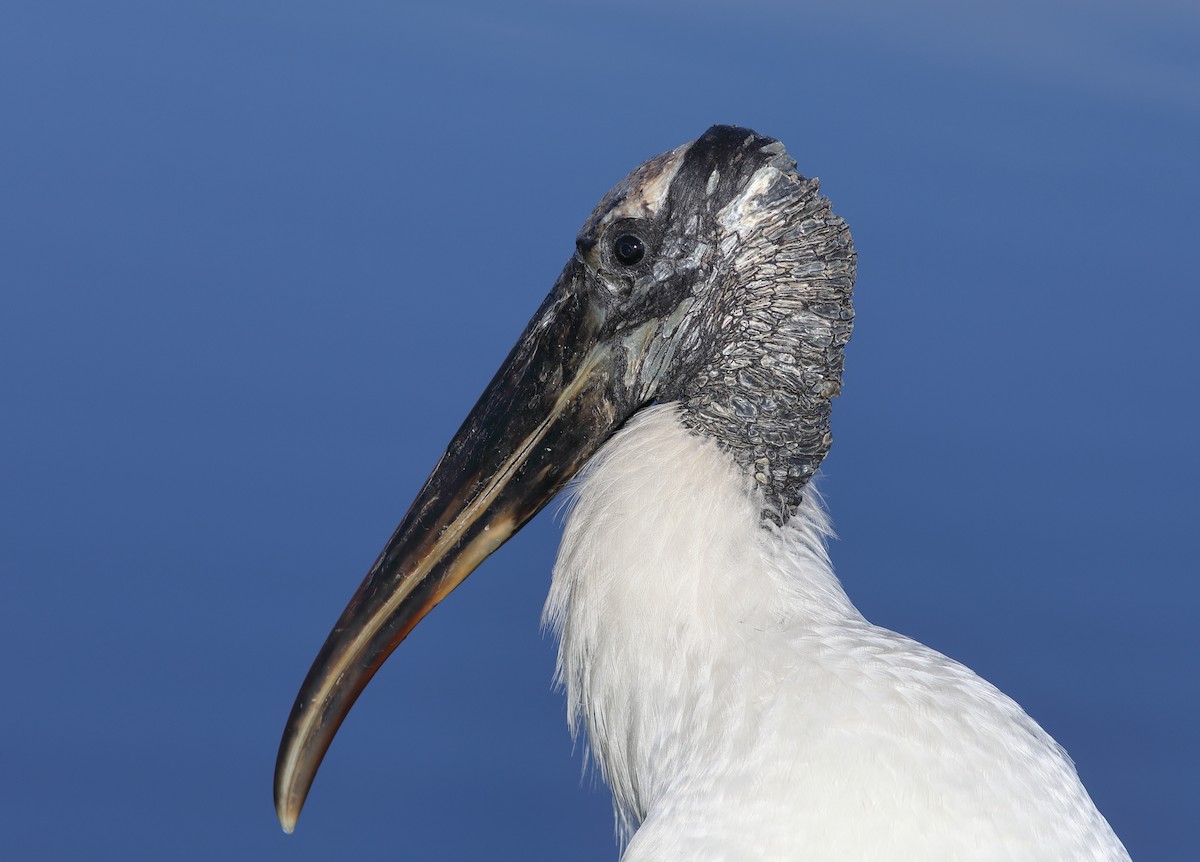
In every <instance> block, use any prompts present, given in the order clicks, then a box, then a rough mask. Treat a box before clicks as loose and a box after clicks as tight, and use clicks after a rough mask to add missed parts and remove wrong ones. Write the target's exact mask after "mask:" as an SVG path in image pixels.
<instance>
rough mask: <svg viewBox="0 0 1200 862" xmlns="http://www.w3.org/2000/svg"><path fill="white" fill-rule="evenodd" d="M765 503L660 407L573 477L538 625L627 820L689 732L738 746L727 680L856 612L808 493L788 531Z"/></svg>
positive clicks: (671, 764)
mask: <svg viewBox="0 0 1200 862" xmlns="http://www.w3.org/2000/svg"><path fill="white" fill-rule="evenodd" d="M761 512H762V496H761V490H759V489H758V488H757V487H756V484H755V481H754V479H753V477H752V476H748V475H746V472H745V470H744V469H742V468H741V467H740V466H739V465H738V463H737V461H736V459H734V458H733V457H732V456H731V455H730V454H729V453H728V452H726V451H724V450H723V449H722V448H720V447H718V446H717V445H716V444H715V443H714V442H713V441H712V440H711V439H706V438H705V437H704V436H702V435H699V434H697V433H695V432H693V431H691V430H689V429H688V428H687V427H686V426H685V424H684V422H683V421H682V419H681V416H680V410H679V408H678V407H677V406H676V405H670V404H668V405H660V406H657V407H653V408H650V409H648V410H646V411H643V412H642V413H641V414H639V415H638V416H636V417H635V418H634V419H633V420H631V421H630V423H629V424H628V425H627V426H626V427H625V428H624V429H623V430H622V431H621V432H619V433H618V434H617V435H616V436H614V437H613V439H612V440H610V441H609V442H608V443H606V444H605V446H604V447H603V448H602V449H601V451H600V452H599V453H597V455H596V456H595V457H594V458H593V459H592V461H591V463H590V464H589V465H588V468H587V470H586V471H585V473H584V474H583V476H582V478H581V479H580V480H579V481H578V482H577V484H576V486H575V490H574V499H573V502H572V510H571V513H570V515H569V517H568V520H567V525H566V528H565V531H564V536H563V542H562V546H561V549H560V551H559V556H558V561H557V563H556V565H555V568H554V577H553V582H552V585H551V590H550V595H549V597H548V599H547V602H546V609H545V621H546V623H547V625H548V626H550V627H551V628H553V629H554V630H555V631H556V633H557V634H558V637H559V657H558V678H559V682H560V683H561V684H562V685H563V686H564V687H565V689H566V694H567V710H568V719H569V721H570V722H571V724H572V727H573V729H576V730H577V729H578V728H579V727H580V726H583V727H584V728H585V729H586V732H587V737H588V742H589V747H590V750H591V752H592V754H593V755H594V756H595V758H596V760H597V762H598V765H599V766H600V768H601V770H602V772H603V773H604V777H605V779H606V780H607V781H608V783H609V785H610V786H611V787H612V788H613V795H614V801H615V804H616V806H617V809H618V814H619V819H620V821H621V823H622V825H623V827H624V828H625V829H631V828H634V827H635V826H636V824H637V823H638V822H639V821H640V819H641V817H642V815H643V814H644V812H645V811H646V810H647V809H648V807H649V805H650V804H651V803H652V802H653V800H654V798H656V796H657V795H658V794H659V793H661V792H662V791H663V790H664V789H665V782H668V781H669V780H671V776H673V775H680V774H682V773H684V772H686V770H687V766H688V761H690V760H692V759H694V757H695V756H696V755H697V753H696V752H695V751H690V750H688V747H687V746H688V744H689V743H688V740H697V739H702V740H705V742H706V745H707V746H710V747H711V746H712V745H722V744H729V745H734V744H736V743H735V739H734V737H736V735H737V734H738V733H739V732H741V730H740V729H739V725H738V723H737V722H735V721H730V720H729V715H728V713H729V710H730V707H732V706H733V705H734V704H736V703H737V695H736V692H735V690H736V689H737V687H738V686H739V685H741V684H743V683H742V681H744V679H745V678H746V677H747V676H748V675H761V674H772V673H779V672H780V670H781V669H780V664H781V663H780V661H778V653H777V650H778V648H779V647H780V646H782V645H783V644H784V642H785V641H786V640H787V639H788V638H790V637H792V636H793V635H794V634H795V633H796V632H797V631H803V630H804V629H808V628H817V627H828V626H829V625H830V624H832V625H835V626H836V625H837V624H838V623H839V621H844V620H849V619H855V620H861V616H860V615H859V614H858V611H857V610H856V609H855V608H854V606H853V605H852V604H851V603H850V600H849V599H848V598H847V597H846V594H845V592H844V591H843V590H842V587H841V585H840V584H839V583H838V580H837V578H836V577H835V576H834V574H833V571H832V568H831V566H830V563H829V558H828V555H827V553H826V549H825V539H826V537H827V536H828V535H829V534H830V528H829V522H828V518H827V516H826V515H825V512H824V511H823V509H822V508H821V506H820V503H819V498H818V495H817V494H816V493H815V492H811V493H808V494H806V495H805V497H804V502H803V503H802V504H801V505H800V507H799V509H798V510H797V511H796V513H795V515H793V517H792V518H791V519H790V520H789V521H788V523H787V524H785V525H784V526H782V527H780V526H777V525H775V524H773V523H771V522H769V521H764V520H763V518H762V517H761ZM773 653H774V655H773ZM709 754H711V750H710V751H709Z"/></svg>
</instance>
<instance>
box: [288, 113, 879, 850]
mask: <svg viewBox="0 0 1200 862" xmlns="http://www.w3.org/2000/svg"><path fill="white" fill-rule="evenodd" d="M631 236H632V237H636V238H637V240H639V241H640V245H641V247H642V248H643V249H644V254H643V256H641V257H640V259H637V260H630V259H628V258H629V256H628V255H626V258H627V259H626V260H624V261H623V260H622V259H621V258H620V256H619V254H618V245H617V242H616V241H617V239H618V238H620V237H631ZM854 267H855V255H854V248H853V244H852V242H851V240H850V234H849V231H848V229H847V228H846V225H845V223H844V222H843V221H842V220H841V219H840V218H838V217H837V216H835V215H833V213H832V212H831V211H830V209H829V203H828V201H826V200H825V199H824V198H822V197H821V196H820V194H819V192H818V185H817V182H816V180H809V179H806V178H805V177H803V176H801V175H800V174H798V173H796V172H795V162H794V161H793V160H792V159H791V158H790V157H789V156H788V155H787V153H786V152H785V151H784V148H783V146H782V145H781V144H780V143H779V142H778V141H775V140H772V139H771V138H766V137H763V136H761V135H757V134H755V133H754V132H751V131H749V130H747V129H741V128H736V127H732V126H713V127H712V128H710V129H709V130H708V131H707V132H705V133H704V135H703V136H701V137H700V138H699V139H697V140H696V141H694V142H692V143H690V144H685V145H684V146H682V147H679V148H678V149H675V150H672V151H671V152H669V153H664V154H662V155H661V156H658V157H656V158H654V159H651V160H650V161H648V162H646V163H645V164H643V165H641V166H639V167H638V168H637V169H635V170H634V171H633V172H632V173H631V174H630V175H629V176H628V177H626V178H625V179H624V180H622V181H621V182H620V183H619V184H618V185H617V186H616V187H615V188H614V189H613V190H612V191H610V192H609V193H608V194H607V195H606V196H605V197H604V199H603V200H602V201H601V202H600V204H599V206H598V207H597V208H596V210H595V211H594V212H593V213H592V215H591V216H590V217H589V218H588V220H587V222H585V224H584V226H583V228H582V230H581V231H580V233H579V236H578V239H577V242H576V250H575V253H574V254H573V255H572V257H571V259H570V260H569V261H568V262H567V265H566V267H565V268H564V269H563V271H562V274H561V275H560V276H559V277H558V280H557V281H556V282H555V285H554V288H553V290H551V292H550V295H549V296H547V297H546V299H545V301H544V302H543V303H542V305H541V307H540V308H539V309H538V311H537V313H536V314H535V315H534V317H533V319H532V320H531V321H530V322H529V324H528V326H527V327H526V329H525V332H524V333H523V334H522V335H521V338H520V339H519V340H518V342H517V344H516V346H515V347H514V348H513V350H512V353H510V354H509V356H508V358H507V359H506V360H505V362H504V364H503V366H502V367H501V368H500V370H499V371H498V372H497V373H496V376H495V378H494V379H493V380H492V382H491V383H490V384H489V385H488V387H487V389H486V390H485V391H484V393H483V396H482V397H481V398H480V399H479V402H478V403H477V404H476V405H475V407H474V409H472V411H471V413H470V415H469V416H468V417H467V419H466V421H465V422H464V423H463V425H462V427H461V428H460V429H459V430H458V433H457V434H456V435H455V436H454V439H453V440H452V441H451V442H450V445H449V447H448V448H447V450H446V453H445V455H443V456H442V459H441V460H440V461H439V462H438V464H437V466H436V467H435V468H434V470H433V473H432V474H431V475H430V477H429V479H428V480H427V481H426V483H425V485H424V487H422V489H421V491H420V492H419V493H418V494H417V498H416V500H415V501H414V502H413V504H412V506H411V507H410V509H409V510H408V513H407V514H406V515H405V516H404V519H403V520H402V521H401V523H400V525H399V527H397V529H396V532H395V533H394V534H393V535H392V537H391V539H390V540H389V541H388V543H387V545H386V547H385V548H384V549H383V552H382V553H381V554H380V555H379V558H378V559H377V560H376V561H375V564H374V565H373V566H372V567H371V569H370V571H369V572H368V573H367V576H366V579H365V580H364V581H363V583H362V585H361V586H360V587H359V589H358V591H357V592H356V593H355V594H354V596H353V598H352V599H351V600H350V604H349V605H348V606H347V607H346V609H345V611H343V613H342V615H341V617H340V618H339V619H338V621H337V623H336V624H335V626H334V628H333V631H332V632H331V633H330V634H329V637H328V638H327V640H326V641H325V645H324V646H323V647H322V648H321V651H320V652H319V653H318V655H317V658H316V660H315V661H314V662H313V665H312V668H311V670H310V671H309V673H308V676H307V677H306V678H305V680H304V683H303V685H302V686H301V688H300V692H299V694H298V695H297V697H296V702H295V705H294V706H293V708H292V712H291V715H290V717H289V718H288V722H287V726H286V728H285V730H284V734H283V740H282V742H281V743H280V748H279V757H278V761H277V763H276V768H275V806H276V811H277V813H278V815H279V819H280V822H281V823H282V824H283V827H284V829H285V830H287V831H289V832H290V831H291V830H292V828H293V827H294V826H295V822H296V818H297V817H298V816H299V814H300V809H301V807H302V806H303V804H304V799H305V797H306V796H307V794H308V790H309V787H310V786H311V784H312V780H313V778H314V776H315V775H316V772H317V768H318V767H319V766H320V763H321V760H322V758H323V757H324V755H325V752H326V750H327V749H328V748H329V745H330V743H331V742H332V740H333V737H334V734H335V733H336V732H337V729H338V727H339V726H340V725H341V723H342V721H343V719H344V718H345V717H346V714H347V713H348V712H349V710H350V707H351V706H352V705H353V703H354V701H355V699H356V698H357V697H358V695H359V693H360V692H361V691H362V690H363V688H364V687H365V686H366V684H367V683H368V682H369V681H370V679H371V677H372V676H373V675H374V673H375V671H376V670H378V668H379V666H380V665H381V664H382V663H383V662H384V660H385V659H386V658H387V657H388V656H389V655H390V654H391V653H392V651H393V650H394V649H395V648H396V647H397V646H398V645H399V644H400V642H401V641H403V640H404V638H405V637H406V636H407V635H408V633H409V632H410V631H412V629H413V627H415V626H416V625H417V623H418V622H420V621H421V619H423V618H424V616H425V615H426V614H427V613H428V612H429V611H430V610H431V609H432V608H433V607H434V606H435V605H437V604H438V602H440V601H441V600H442V599H443V598H445V597H446V596H447V595H448V594H449V593H450V592H451V591H452V590H453V589H454V588H455V587H456V586H458V584H460V583H461V582H462V581H463V579H464V578H466V576H467V575H468V574H470V573H471V571H473V570H474V569H475V567H476V566H478V565H479V564H480V563H481V562H482V561H483V560H484V559H485V558H486V557H487V556H488V555H489V554H491V553H492V552H493V551H494V550H496V549H497V548H498V547H500V545H502V544H504V542H505V541H506V540H507V539H508V538H509V537H510V536H512V535H513V534H514V533H515V532H516V531H517V530H519V529H520V528H521V527H522V526H523V525H524V524H525V523H526V522H527V521H528V520H529V519H530V518H532V517H533V516H534V515H535V514H537V512H538V511H540V510H541V509H542V507H543V506H545V505H546V503H548V502H549V501H550V500H551V499H552V498H553V497H554V495H555V494H557V493H558V492H559V491H560V490H561V489H562V488H563V486H564V485H565V484H566V483H567V481H568V480H570V478H571V476H572V475H574V474H575V472H576V471H578V470H579V468H580V467H582V466H583V464H584V463H585V462H586V461H587V460H588V458H589V457H591V455H592V454H593V453H594V452H595V451H596V450H597V449H598V448H599V447H600V445H601V444H603V443H604V441H605V440H607V439H608V438H609V437H610V436H612V434H613V433H614V432H615V431H616V430H617V429H618V428H620V427H621V425H622V424H623V423H624V422H625V421H626V420H627V419H628V418H629V417H630V416H632V415H633V414H634V413H635V412H637V411H638V410H639V409H641V408H642V407H644V406H646V405H648V404H651V403H654V402H666V401H675V402H678V403H679V405H680V415H681V416H682V418H683V421H684V422H685V424H686V425H687V426H688V427H689V428H691V429H692V430H694V431H695V432H696V433H699V434H705V435H708V436H710V437H712V438H714V439H715V440H716V441H717V442H718V443H719V444H720V445H721V446H723V447H724V448H725V449H726V450H727V451H728V452H729V453H730V454H731V455H732V456H733V458H734V459H735V460H736V462H737V463H738V464H739V465H740V466H741V467H742V468H744V469H745V470H746V472H747V474H748V475H751V476H753V477H754V479H755V481H756V483H757V487H758V488H759V489H760V490H761V495H762V511H763V518H764V521H765V522H772V523H776V524H779V523H783V522H785V521H786V520H787V519H788V518H789V517H791V515H792V513H793V512H794V511H795V509H796V506H797V505H798V504H799V503H800V500H801V497H802V495H803V492H804V488H805V485H806V483H807V482H808V481H809V479H810V478H811V477H812V475H813V473H814V472H815V471H816V469H817V467H818V466H819V464H820V462H821V460H822V459H823V458H824V457H825V454H826V453H827V452H828V451H829V445H830V436H829V400H830V399H831V398H832V397H834V396H835V395H837V393H838V387H839V385H840V378H841V371H842V354H843V348H844V347H845V344H846V341H847V340H848V339H849V337H850V329H851V325H852V322H853V310H852V307H851V303H850V294H851V289H852V287H853V283H854Z"/></svg>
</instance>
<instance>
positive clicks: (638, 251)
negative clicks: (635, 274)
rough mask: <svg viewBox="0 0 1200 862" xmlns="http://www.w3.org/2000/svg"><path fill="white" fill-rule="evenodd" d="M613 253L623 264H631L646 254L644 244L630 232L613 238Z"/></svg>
mask: <svg viewBox="0 0 1200 862" xmlns="http://www.w3.org/2000/svg"><path fill="white" fill-rule="evenodd" d="M613 254H614V255H616V257H617V260H619V261H620V262H621V263H622V264H623V265H624V266H633V265H634V264H635V263H637V262H638V261H639V260H641V259H642V258H643V257H645V256H646V244H645V243H644V242H642V241H641V240H640V239H638V238H637V237H636V236H634V235H633V234H631V233H623V234H621V235H620V236H619V237H617V238H616V239H615V240H613Z"/></svg>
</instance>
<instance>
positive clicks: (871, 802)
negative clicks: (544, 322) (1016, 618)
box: [545, 405, 1129, 862]
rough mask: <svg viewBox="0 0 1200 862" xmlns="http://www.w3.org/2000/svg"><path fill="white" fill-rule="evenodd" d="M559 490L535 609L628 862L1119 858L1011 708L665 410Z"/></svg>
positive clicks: (1079, 791) (819, 529)
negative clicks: (559, 528) (549, 636)
mask: <svg viewBox="0 0 1200 862" xmlns="http://www.w3.org/2000/svg"><path fill="white" fill-rule="evenodd" d="M574 493H575V499H574V502H573V508H572V510H571V512H570V515H569V518H568V523H567V526H566V530H565V534H564V537H563V542H562V547H561V550H560V552H559V557H558V562H557V564H556V566H555V569H554V578H553V584H552V587H551V591H550V595H549V598H548V600H547V603H546V611H545V618H546V620H547V622H548V624H549V625H551V626H552V627H553V628H554V629H555V631H556V632H558V634H559V637H560V647H559V675H560V678H561V681H562V683H563V684H564V686H565V688H566V692H567V702H568V716H569V719H570V721H571V722H572V724H573V726H575V727H579V726H582V727H583V728H584V729H585V730H586V733H587V738H588V741H589V745H590V749H591V751H592V753H593V755H594V757H595V759H596V761H597V762H598V764H599V767H600V769H601V770H602V772H603V775H604V777H605V779H606V780H607V781H608V782H609V784H610V786H611V787H612V791H613V798H614V804H615V806H616V810H617V817H618V824H619V827H620V828H621V830H622V832H623V835H624V836H625V837H626V838H629V839H630V840H629V844H628V847H627V849H626V851H625V854H624V856H623V860H624V862H646V860H730V861H731V862H732V860H770V859H797V860H801V859H802V860H829V862H850V860H882V859H894V860H968V859H969V860H973V862H983V860H1046V862H1051V860H1054V862H1063V860H1121V859H1128V858H1129V857H1128V854H1127V853H1126V852H1125V849H1124V848H1123V847H1122V845H1121V843H1120V841H1119V840H1118V839H1117V838H1116V836H1115V835H1114V834H1113V832H1112V830H1111V828H1110V827H1109V826H1108V824H1107V822H1106V821H1105V820H1104V818H1103V817H1102V816H1101V815H1100V813H1099V812H1098V811H1097V810H1096V808H1095V806H1094V805H1093V804H1092V801H1091V799H1090V798H1089V797H1088V794H1087V792H1086V790H1085V789H1084V788H1083V786H1082V784H1081V783H1080V781H1079V779H1078V777H1077V775H1076V773H1075V769H1074V767H1073V765H1072V763H1071V761H1070V759H1069V758H1068V757H1067V755H1066V754H1065V752H1064V751H1063V750H1062V749H1061V748H1060V747H1059V746H1058V745H1057V744H1056V743H1055V742H1054V740H1053V739H1051V738H1050V736H1049V735H1048V734H1047V733H1046V732H1045V731H1043V730H1042V729H1041V728H1040V727H1039V726H1038V725H1037V723H1036V722H1034V721H1033V719H1031V718H1030V717H1029V716H1028V715H1026V714H1025V712H1024V711H1023V710H1022V709H1021V708H1020V707H1019V706H1018V705H1017V704H1016V703H1014V702H1013V701H1012V700H1011V699H1010V698H1008V697H1007V696H1006V695H1004V694H1003V693H1001V692H1000V691H999V690H997V689H996V688H995V687H994V686H992V685H991V684H989V683H987V682H986V681H984V680H983V679H981V678H980V677H978V676H977V675H976V674H974V673H973V672H972V671H970V670H969V669H967V668H965V667H963V666H962V665H961V664H959V663H957V662H955V661H953V660H951V659H949V658H947V657H945V656H943V655H941V654H940V653H938V652H936V651H934V650H932V649H930V648H928V647H925V646H923V645H921V644H919V643H917V642H915V641H913V640H911V639H909V638H906V637H904V636H902V635H899V634H896V633H895V632H891V631H888V630H887V629H883V628H880V627H878V626H874V625H872V624H871V623H869V622H867V621H866V620H865V619H864V618H863V617H862V615H861V614H860V613H859V612H858V611H857V609H856V608H855V607H854V605H853V604H852V603H851V602H850V600H849V599H848V598H847V596H846V594H845V592H844V591H843V590H842V587H841V584H840V583H839V582H838V580H837V578H836V576H835V575H834V574H833V571H832V568H831V566H830V562H829V557H828V555H827V553H826V550H825V540H826V538H827V537H828V536H829V535H830V527H829V521H828V518H827V516H826V514H825V512H824V510H823V508H822V506H821V504H820V502H819V500H818V498H817V495H816V494H815V493H814V492H813V491H811V490H810V491H809V492H808V493H807V494H806V495H805V501H804V503H803V504H802V506H801V508H800V509H799V511H798V512H797V513H796V515H795V516H794V517H793V518H792V519H791V520H790V522H789V523H788V524H787V525H785V526H784V527H783V528H778V527H775V526H774V525H771V524H769V523H766V522H764V520H763V519H762V518H761V517H760V512H761V502H760V500H759V499H758V498H757V497H756V496H755V495H756V492H755V490H754V489H753V486H752V482H751V480H750V479H749V478H748V477H745V476H744V474H743V473H742V472H740V471H739V470H737V469H736V467H735V465H734V464H733V462H732V460H731V459H730V458H729V457H728V456H727V455H725V454H724V453H723V452H722V451H721V450H720V449H719V448H718V446H717V445H716V444H715V443H714V442H712V441H711V440H707V439H705V438H703V437H702V436H700V435H696V434H693V433H688V432H687V431H685V430H684V428H683V427H682V426H681V425H680V423H679V420H678V418H677V413H676V409H675V407H674V406H672V405H663V406H659V407H654V408H650V409H648V410H645V411H643V412H641V413H639V414H638V415H636V416H634V417H633V418H632V420H631V421H630V422H629V424H628V425H627V427H625V428H624V429H623V430H622V431H620V432H618V433H617V435H616V436H615V437H613V438H612V439H611V440H610V441H609V442H608V443H606V444H605V445H604V447H603V448H602V449H601V450H600V452H599V453H598V454H597V455H596V456H595V457H594V458H593V459H592V461H591V462H590V463H589V464H588V466H587V468H586V471H585V473H584V474H583V476H582V478H581V479H580V480H579V481H578V483H577V485H576V488H575V492H574Z"/></svg>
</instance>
